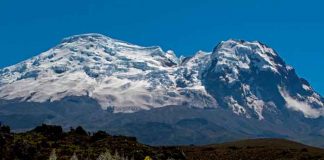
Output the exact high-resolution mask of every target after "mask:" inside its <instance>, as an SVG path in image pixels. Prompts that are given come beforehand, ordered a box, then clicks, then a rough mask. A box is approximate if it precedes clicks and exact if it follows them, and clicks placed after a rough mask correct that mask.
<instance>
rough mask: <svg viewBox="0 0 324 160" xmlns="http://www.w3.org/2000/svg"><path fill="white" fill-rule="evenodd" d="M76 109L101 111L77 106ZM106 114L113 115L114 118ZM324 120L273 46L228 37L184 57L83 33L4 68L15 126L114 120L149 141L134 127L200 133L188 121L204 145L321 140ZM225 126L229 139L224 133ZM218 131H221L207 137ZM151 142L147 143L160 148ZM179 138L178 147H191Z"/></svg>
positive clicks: (0, 113) (0, 106) (4, 109)
mask: <svg viewBox="0 0 324 160" xmlns="http://www.w3.org/2000/svg"><path fill="white" fill-rule="evenodd" d="M69 97H73V98H72V100H71V99H69ZM67 99H68V100H67ZM75 99H78V100H75ZM85 99H89V101H88V100H85ZM15 106H19V107H15ZM22 106H24V107H22ZM25 106H29V107H28V108H26V107H25ZM37 106H38V107H37ZM43 106H45V107H43ZM53 106H55V107H53ZM71 106H73V107H74V108H71ZM80 106H85V107H87V106H98V107H100V108H101V109H100V110H95V111H92V110H91V111H89V108H90V107H88V108H82V109H81V110H80V108H79V107H80ZM21 107H22V108H23V109H21V110H19V109H18V108H21ZM46 107H47V108H46ZM69 107H70V108H69ZM183 107H185V108H186V109H183ZM31 108H32V109H31ZM45 108H46V109H45ZM71 109H73V111H72V110H71ZM105 110H108V111H113V113H110V112H109V116H108V115H106V114H108V113H106V112H104V111H105ZM178 110H179V111H178ZM124 113H132V114H124ZM198 113H200V114H198ZM21 115H24V116H21ZM143 115H145V117H146V118H144V119H145V120H144V119H143V117H142V116H143ZM153 115H154V116H153ZM162 115H164V116H162ZM233 115H234V116H233ZM34 116H35V117H38V118H35V117H34ZM17 117H20V118H17ZM22 117H24V118H22ZM31 117H33V118H31ZM71 117H73V118H71ZM122 117H123V118H122ZM126 117H127V118H126ZM139 117H141V118H139ZM228 117H231V119H230V120H226V121H225V119H228ZM323 117H324V100H323V97H321V96H320V95H319V94H317V93H316V92H315V91H314V90H313V88H312V87H311V86H310V84H309V83H308V82H307V81H306V80H304V79H302V78H299V77H298V76H297V75H296V73H295V71H294V69H293V68H292V67H291V66H288V65H286V64H285V62H284V61H283V60H282V59H281V58H280V57H279V55H278V54H277V53H276V52H275V51H274V50H273V49H271V48H269V47H267V46H266V45H264V44H262V43H260V42H257V41H255V42H247V41H241V40H227V41H223V42H221V43H219V44H218V45H217V46H216V47H215V49H214V50H213V51H212V52H210V53H208V52H203V51H199V52H197V53H196V54H195V55H193V56H192V57H183V56H182V57H180V58H178V57H177V56H176V55H175V53H174V52H173V51H166V52H165V51H163V50H162V49H161V48H160V47H142V46H138V45H134V44H130V43H127V42H123V41H119V40H115V39H112V38H109V37H106V36H104V35H100V34H84V35H77V36H72V37H69V38H65V39H64V40H63V41H62V42H61V43H60V44H59V45H57V46H56V47H54V48H52V49H49V50H48V51H46V52H44V53H41V54H40V55H38V56H35V57H32V58H31V59H28V60H26V61H23V62H21V63H19V64H16V65H13V66H9V67H6V68H3V69H1V70H0V121H4V122H7V123H12V124H14V126H15V127H16V129H26V128H28V127H26V126H35V125H37V123H43V122H47V123H59V124H64V125H66V126H68V125H75V124H82V125H86V126H87V125H88V128H90V129H98V128H103V129H106V128H107V127H108V128H109V127H110V129H111V126H114V127H113V128H114V129H116V128H119V130H118V131H116V130H112V132H113V133H114V132H115V133H116V134H119V133H125V134H130V135H136V136H138V137H139V138H140V139H141V136H142V137H143V138H144V139H145V138H147V137H148V136H147V135H144V136H143V135H142V134H141V133H142V132H140V131H138V130H139V128H138V126H137V125H134V124H133V123H135V122H137V123H143V124H144V126H146V125H147V128H150V127H152V123H153V122H154V125H153V126H154V127H157V126H159V127H161V128H157V129H156V130H157V131H161V132H163V131H166V130H168V131H169V128H173V130H175V131H172V132H171V131H170V134H176V133H180V130H183V128H186V131H188V127H189V128H190V129H189V130H190V131H192V132H190V133H192V135H191V137H195V136H198V137H200V136H201V135H202V132H204V129H201V130H199V129H198V128H199V127H197V126H196V127H192V126H191V125H193V124H199V125H198V126H201V125H202V126H204V125H206V127H207V128H205V130H206V132H204V133H206V134H207V133H208V134H207V135H208V136H201V137H200V138H205V139H204V141H199V142H198V143H204V142H209V140H211V139H213V140H214V139H226V138H224V137H226V136H228V135H233V137H236V138H242V137H256V136H266V135H268V133H269V132H270V131H271V136H274V135H275V136H278V135H280V136H287V137H290V138H291V137H292V138H296V137H301V135H302V136H304V138H305V137H307V136H306V135H310V134H314V133H316V135H317V136H320V137H322V139H323V140H324V138H323V137H324V128H323V127H324V126H323V124H322V123H321V122H323ZM21 119H25V121H22V120H21ZM81 119H82V120H81ZM308 121H311V122H308ZM155 122H158V123H159V124H155ZM22 123H24V124H22ZM160 123H162V124H163V125H162V124H161V125H160ZM164 124H168V125H171V127H167V128H165V125H164ZM243 124H244V125H243ZM188 125H189V126H188ZM135 126H136V127H135ZM216 126H217V127H218V128H215V127H216ZM120 128H122V129H120ZM130 128H133V129H134V130H129V129H130ZM270 128H271V129H270ZM197 129H198V130H197ZM142 130H143V133H144V130H145V128H144V129H143V128H142ZM178 130H179V132H178ZM225 130H226V131H227V132H226V134H225V135H223V134H222V135H218V134H219V131H225ZM302 130H303V131H302ZM176 131H177V132H176ZM198 131H199V132H198ZM216 131H217V132H216ZM214 132H215V134H216V135H217V136H215V137H213V138H210V137H209V136H210V133H214ZM159 133H160V132H159ZM168 133H169V132H168ZM188 133H189V132H188ZM221 133H223V132H221ZM224 133H225V132H224ZM229 133H231V134H229ZM301 133H302V134H301ZM152 135H155V134H152ZM181 136H183V135H181ZM171 137H177V136H171ZM206 137H209V139H206ZM155 138H156V137H155ZM312 138H313V137H312ZM153 139H154V138H152V139H149V140H144V142H147V143H150V144H155V143H154V142H153ZM197 139H199V138H197ZM227 139H233V138H231V137H227ZM305 139H306V138H305ZM322 139H321V140H322ZM182 140H183V141H181V142H180V140H179V143H191V141H190V140H189V141H188V140H187V139H182ZM307 140H308V139H306V140H305V141H306V142H308V141H307ZM170 141H171V140H170ZM197 141H198V140H197ZM172 142H173V141H172ZM156 143H160V141H159V142H156ZM163 143H166V144H170V143H168V141H167V142H163ZM192 143H195V142H192ZM320 145H324V144H320Z"/></svg>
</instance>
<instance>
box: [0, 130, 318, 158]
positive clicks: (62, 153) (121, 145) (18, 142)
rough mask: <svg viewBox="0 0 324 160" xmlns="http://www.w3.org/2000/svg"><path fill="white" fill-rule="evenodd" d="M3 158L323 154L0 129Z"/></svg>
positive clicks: (269, 142) (271, 144)
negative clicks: (157, 144)
mask: <svg viewBox="0 0 324 160" xmlns="http://www.w3.org/2000/svg"><path fill="white" fill-rule="evenodd" d="M0 159H1V160H15V159H19V160H48V159H50V160H218V159H219V160H236V159H237V160H238V159H249V160H261V159H262V160H266V159H269V160H274V159H292V160H298V159H300V160H302V159H305V160H312V159H314V160H319V159H324V150H323V149H319V148H314V147H310V146H306V145H303V144H299V143H295V142H291V141H288V140H282V139H255V140H244V141H238V142H231V143H224V144H217V145H208V146H177V147H152V146H148V145H144V144H141V143H138V142H137V140H136V138H135V137H125V136H112V135H109V134H108V133H106V132H103V131H98V132H96V133H88V132H86V131H85V130H84V129H83V128H82V127H77V128H75V129H73V128H71V130H70V131H69V132H63V130H62V128H61V127H60V126H51V125H42V126H39V127H36V128H35V129H33V130H31V131H28V132H25V133H12V132H11V131H10V128H9V127H8V126H0Z"/></svg>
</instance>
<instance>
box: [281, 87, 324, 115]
mask: <svg viewBox="0 0 324 160" xmlns="http://www.w3.org/2000/svg"><path fill="white" fill-rule="evenodd" d="M278 88H279V91H280V94H281V95H282V97H283V98H284V99H285V101H286V106H287V107H288V108H289V109H292V110H295V111H300V112H302V113H303V114H304V116H305V117H306V118H318V117H320V116H324V108H319V109H315V108H312V107H311V106H310V105H309V104H308V103H305V102H301V101H298V100H296V99H294V98H293V97H291V96H290V95H289V94H288V93H287V92H286V91H285V90H283V89H282V88H281V87H278Z"/></svg>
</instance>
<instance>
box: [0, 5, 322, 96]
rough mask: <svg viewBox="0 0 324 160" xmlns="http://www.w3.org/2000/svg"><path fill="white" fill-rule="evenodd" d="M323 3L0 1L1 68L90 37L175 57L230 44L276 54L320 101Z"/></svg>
mask: <svg viewBox="0 0 324 160" xmlns="http://www.w3.org/2000/svg"><path fill="white" fill-rule="evenodd" d="M323 6H324V2H322V1H320V0H318V1H315V0H308V1H301V0H300V1H298V0H294V1H293V0H285V1H283V0H271V1H261V0H245V1H242V0H222V1H217V0H199V1H194V0H177V1H176V0H154V1H153V0H91V1H90V0H55V1H44V0H29V1H22V0H21V1H17V0H0V48H1V51H0V67H5V66H8V65H12V64H15V63H17V62H20V61H22V60H25V59H27V58H29V57H32V56H34V55H37V54H39V53H41V52H42V51H46V50H47V49H49V48H51V47H53V46H54V45H56V44H58V43H59V42H60V40H61V39H62V38H64V37H67V36H70V35H74V34H82V33H89V32H96V33H102V34H105V35H107V36H110V37H113V38H116V39H121V40H124V41H128V42H131V43H135V44H139V45H143V46H150V45H159V46H161V47H162V48H163V49H164V50H168V49H172V50H174V51H175V52H176V53H177V54H178V55H180V54H182V55H192V54H194V53H195V52H196V51H198V50H205V51H211V50H212V49H213V47H215V45H216V44H217V43H218V42H220V41H221V40H227V39H229V38H235V39H245V40H259V41H262V42H263V43H266V44H267V45H269V46H270V47H272V48H274V49H275V50H276V51H277V52H279V54H280V56H281V57H282V58H283V59H284V60H285V61H286V62H287V63H288V64H290V65H292V66H293V67H295V68H296V70H297V73H298V74H299V75H300V76H301V77H304V78H306V79H307V80H308V81H309V82H310V83H311V84H312V86H313V87H314V88H315V89H316V90H317V91H318V92H320V93H321V94H322V95H324V40H323V39H324V9H323Z"/></svg>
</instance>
